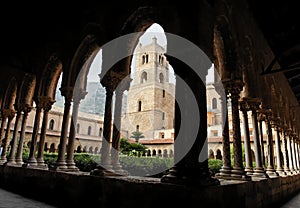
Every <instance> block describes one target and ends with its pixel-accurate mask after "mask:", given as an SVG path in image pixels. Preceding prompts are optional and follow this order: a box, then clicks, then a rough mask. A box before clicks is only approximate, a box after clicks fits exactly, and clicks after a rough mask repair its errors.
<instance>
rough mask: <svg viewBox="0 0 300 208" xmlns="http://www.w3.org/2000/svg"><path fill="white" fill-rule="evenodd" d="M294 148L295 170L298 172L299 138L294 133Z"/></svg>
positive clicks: (299, 170) (299, 165)
mask: <svg viewBox="0 0 300 208" xmlns="http://www.w3.org/2000/svg"><path fill="white" fill-rule="evenodd" d="M294 136H295V141H296V142H295V150H296V164H297V170H298V172H300V164H299V140H298V137H297V135H296V134H295V135H294Z"/></svg>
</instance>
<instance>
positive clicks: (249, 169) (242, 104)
mask: <svg viewBox="0 0 300 208" xmlns="http://www.w3.org/2000/svg"><path fill="white" fill-rule="evenodd" d="M240 110H241V111H242V113H243V124H244V146H245V160H246V167H245V171H246V174H247V175H253V165H252V155H251V147H250V133H249V122H248V110H250V108H249V106H248V104H247V102H246V101H244V100H243V101H240Z"/></svg>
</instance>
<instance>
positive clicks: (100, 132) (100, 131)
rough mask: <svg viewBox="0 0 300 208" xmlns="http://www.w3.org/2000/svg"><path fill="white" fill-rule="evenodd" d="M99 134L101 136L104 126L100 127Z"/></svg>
mask: <svg viewBox="0 0 300 208" xmlns="http://www.w3.org/2000/svg"><path fill="white" fill-rule="evenodd" d="M99 136H100V137H101V136H102V128H101V127H100V129H99Z"/></svg>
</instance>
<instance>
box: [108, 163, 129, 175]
mask: <svg viewBox="0 0 300 208" xmlns="http://www.w3.org/2000/svg"><path fill="white" fill-rule="evenodd" d="M112 170H113V172H114V173H116V174H118V175H120V176H122V175H123V176H128V175H129V173H128V172H127V171H126V170H124V169H123V168H122V165H121V164H120V163H116V164H113V165H112Z"/></svg>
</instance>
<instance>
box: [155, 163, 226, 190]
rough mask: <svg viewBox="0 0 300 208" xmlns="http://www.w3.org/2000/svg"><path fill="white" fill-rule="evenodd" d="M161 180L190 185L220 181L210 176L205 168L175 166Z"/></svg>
mask: <svg viewBox="0 0 300 208" xmlns="http://www.w3.org/2000/svg"><path fill="white" fill-rule="evenodd" d="M161 182H162V183H171V184H178V185H190V186H216V185H219V184H220V181H219V180H218V179H217V178H214V177H211V176H210V175H209V173H208V170H206V169H197V168H196V169H194V168H192V169H178V168H177V167H173V168H172V169H171V170H170V173H169V174H168V175H164V176H163V177H162V178H161Z"/></svg>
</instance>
